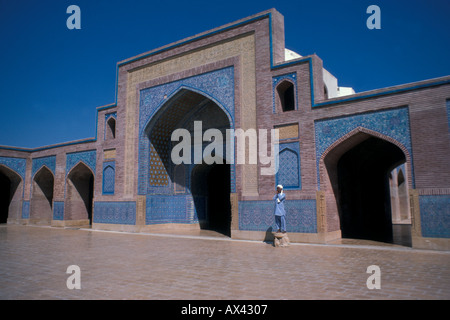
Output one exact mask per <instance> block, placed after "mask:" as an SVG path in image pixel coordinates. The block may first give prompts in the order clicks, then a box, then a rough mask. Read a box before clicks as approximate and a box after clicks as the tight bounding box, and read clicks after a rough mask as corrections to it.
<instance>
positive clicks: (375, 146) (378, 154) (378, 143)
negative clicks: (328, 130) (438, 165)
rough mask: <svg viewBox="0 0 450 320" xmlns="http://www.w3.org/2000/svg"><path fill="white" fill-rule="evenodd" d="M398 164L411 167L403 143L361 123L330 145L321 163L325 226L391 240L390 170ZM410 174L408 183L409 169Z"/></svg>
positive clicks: (348, 234)
mask: <svg viewBox="0 0 450 320" xmlns="http://www.w3.org/2000/svg"><path fill="white" fill-rule="evenodd" d="M402 163H406V164H407V166H409V167H411V157H410V155H409V153H408V150H407V149H406V148H405V147H404V146H403V145H402V144H401V143H399V142H398V141H395V140H394V139H392V138H390V137H387V136H385V135H383V134H380V133H378V132H374V131H372V130H369V129H366V128H363V127H358V128H356V129H355V130H353V131H351V132H349V133H348V134H346V135H344V136H343V137H341V138H340V139H338V140H337V141H335V142H334V143H333V144H332V145H330V147H329V148H327V150H326V151H325V152H324V153H323V154H322V156H321V158H320V163H319V170H320V184H321V189H322V190H323V191H324V192H325V198H326V207H327V214H326V222H327V228H328V230H327V231H335V230H341V232H342V237H348V238H360V239H370V240H377V241H384V242H392V239H393V235H392V220H391V211H390V202H389V201H390V200H389V199H387V198H389V182H388V174H389V172H390V171H391V170H392V169H394V168H395V167H396V166H398V165H400V164H402ZM408 175H409V177H410V179H408V180H409V183H411V181H412V178H411V172H410V170H408ZM386 183H387V185H386ZM388 204H389V206H388Z"/></svg>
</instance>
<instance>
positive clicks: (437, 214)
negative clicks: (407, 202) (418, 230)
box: [419, 195, 450, 238]
mask: <svg viewBox="0 0 450 320" xmlns="http://www.w3.org/2000/svg"><path fill="white" fill-rule="evenodd" d="M419 206H420V224H421V227H422V236H423V237H430V238H450V195H421V196H419Z"/></svg>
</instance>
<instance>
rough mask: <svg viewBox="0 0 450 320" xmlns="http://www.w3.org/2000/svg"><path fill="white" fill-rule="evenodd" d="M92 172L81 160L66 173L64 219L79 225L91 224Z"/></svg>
mask: <svg viewBox="0 0 450 320" xmlns="http://www.w3.org/2000/svg"><path fill="white" fill-rule="evenodd" d="M94 177H95V175H94V173H93V172H92V170H91V169H90V168H89V166H88V165H86V164H85V163H84V162H83V161H80V162H78V163H77V164H76V165H75V166H74V167H73V168H72V169H71V170H70V171H69V173H68V174H67V177H66V195H65V207H64V220H66V221H73V222H75V223H76V224H80V225H89V224H92V212H93V210H92V209H93V197H94Z"/></svg>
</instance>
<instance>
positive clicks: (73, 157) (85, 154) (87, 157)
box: [66, 150, 97, 176]
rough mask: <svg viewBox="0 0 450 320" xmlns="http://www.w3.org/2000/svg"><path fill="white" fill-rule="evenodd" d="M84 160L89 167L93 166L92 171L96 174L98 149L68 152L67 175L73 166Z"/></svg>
mask: <svg viewBox="0 0 450 320" xmlns="http://www.w3.org/2000/svg"><path fill="white" fill-rule="evenodd" d="M80 161H81V162H83V163H84V164H86V165H87V166H88V167H89V168H91V170H92V172H93V173H94V174H95V164H96V161H97V151H96V150H91V151H81V152H74V153H68V154H67V158H66V176H67V174H68V173H69V172H70V170H72V168H73V167H74V166H75V165H76V164H78V162H80Z"/></svg>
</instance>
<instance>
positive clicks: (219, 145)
mask: <svg viewBox="0 0 450 320" xmlns="http://www.w3.org/2000/svg"><path fill="white" fill-rule="evenodd" d="M193 133H194V137H192V135H191V133H190V132H189V131H188V130H187V129H176V130H174V131H173V132H172V136H171V140H172V142H177V141H178V143H177V144H176V145H175V146H174V147H173V149H172V152H171V159H172V162H173V163H174V164H182V163H184V164H201V163H202V162H205V163H206V164H224V163H225V164H235V163H236V164H258V159H259V164H261V165H264V166H265V167H261V172H260V173H261V175H266V176H267V175H275V174H276V173H277V172H278V152H279V144H278V140H279V139H278V137H279V130H278V129H271V130H270V139H271V140H270V146H271V148H270V149H271V150H270V154H269V150H268V149H269V148H268V140H267V136H268V130H267V129H259V130H258V132H257V131H256V129H247V130H243V129H236V130H235V129H226V130H225V134H224V133H223V131H221V130H219V129H208V130H206V131H205V132H203V130H202V122H201V121H194V132H193ZM235 140H236V145H235ZM247 141H248V144H247ZM205 142H206V143H207V144H206V146H205V144H204V143H205ZM235 146H236V151H237V152H236V157H235ZM235 158H236V160H235ZM267 165H269V166H267Z"/></svg>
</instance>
